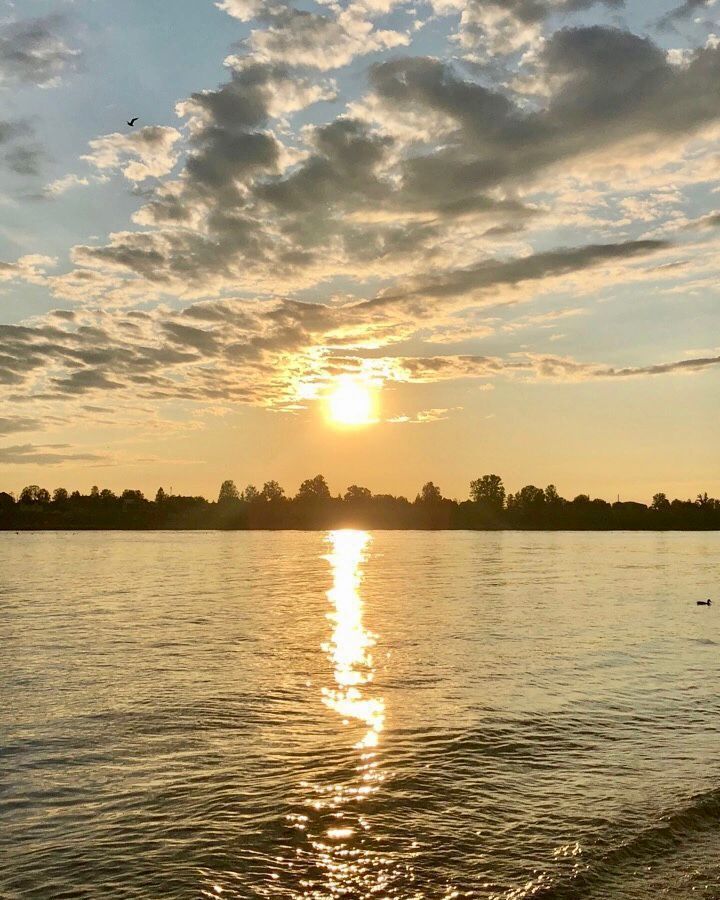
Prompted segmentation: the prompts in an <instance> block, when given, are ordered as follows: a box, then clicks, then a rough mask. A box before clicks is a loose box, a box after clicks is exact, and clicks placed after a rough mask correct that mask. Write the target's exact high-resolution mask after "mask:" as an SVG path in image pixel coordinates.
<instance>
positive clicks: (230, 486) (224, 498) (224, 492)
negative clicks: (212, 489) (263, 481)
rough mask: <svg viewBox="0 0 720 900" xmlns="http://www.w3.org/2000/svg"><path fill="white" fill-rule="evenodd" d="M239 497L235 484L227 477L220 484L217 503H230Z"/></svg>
mask: <svg viewBox="0 0 720 900" xmlns="http://www.w3.org/2000/svg"><path fill="white" fill-rule="evenodd" d="M239 499H240V492H239V491H238V489H237V487H236V486H235V482H234V481H231V480H230V479H228V480H227V481H223V483H222V484H221V485H220V493H219V494H218V503H232V502H233V501H234V500H239Z"/></svg>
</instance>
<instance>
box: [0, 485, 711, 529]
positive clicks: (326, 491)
mask: <svg viewBox="0 0 720 900" xmlns="http://www.w3.org/2000/svg"><path fill="white" fill-rule="evenodd" d="M343 527H357V528H392V529H471V530H490V529H537V530H598V531H600V530H612V529H633V530H672V529H675V530H712V529H720V500H716V499H714V498H713V497H709V496H708V495H707V494H706V493H704V494H698V496H697V497H696V498H695V499H694V500H692V499H688V500H672V501H671V500H669V499H668V497H667V496H666V495H665V494H664V493H658V494H655V496H654V497H653V500H652V503H651V504H650V505H646V504H644V503H634V502H620V501H618V502H616V503H608V502H607V501H606V500H601V499H599V498H594V499H591V498H590V497H589V496H588V495H587V494H579V495H578V496H577V497H575V498H574V499H572V500H566V499H565V498H563V497H561V496H560V495H559V494H558V492H557V490H556V488H555V486H554V485H552V484H551V485H548V486H547V487H546V488H539V487H536V486H535V485H532V484H529V485H526V486H525V487H523V488H521V489H520V490H519V491H517V492H516V493H514V494H512V493H510V494H508V493H507V492H506V490H505V486H504V485H503V481H502V478H500V476H499V475H483V476H482V477H481V478H477V479H475V480H474V481H471V482H470V492H469V498H468V499H467V500H462V501H458V500H451V499H449V498H447V497H444V496H443V494H442V491H441V490H440V488H439V487H437V485H435V484H434V483H433V482H432V481H429V482H427V483H426V484H424V485H423V487H422V488H421V490H420V492H419V493H418V494H417V496H416V497H415V498H414V499H413V500H409V499H408V498H407V497H396V496H394V495H392V494H373V493H372V492H371V491H370V490H369V489H368V488H366V487H362V486H360V485H357V484H353V485H350V487H348V489H347V490H346V491H345V493H344V494H343V495H337V496H333V495H332V494H331V493H330V488H329V487H328V484H327V481H326V480H325V478H324V477H323V476H322V475H316V476H315V477H314V478H308V479H306V480H305V481H303V482H302V484H301V485H300V487H299V489H298V491H297V493H296V494H295V495H294V496H292V497H289V496H287V495H286V493H285V491H284V489H283V488H282V487H281V486H280V484H278V482H277V481H267V482H265V484H264V485H263V486H262V488H260V489H258V488H257V487H255V486H254V485H252V484H250V485H248V486H247V487H246V488H245V489H244V490H239V489H238V487H237V485H236V484H235V482H234V481H231V480H227V481H224V482H223V483H222V485H221V486H220V491H219V493H218V497H217V500H215V501H209V500H207V499H205V498H204V497H188V496H180V495H176V494H169V493H166V492H165V490H164V489H163V488H158V491H157V493H156V494H155V498H154V500H150V499H148V498H147V497H146V496H145V495H144V494H143V492H142V491H139V490H125V491H123V492H122V493H121V494H116V493H114V492H113V491H111V490H109V489H108V488H104V489H102V490H101V489H100V488H98V487H93V488H92V489H91V491H90V493H89V494H81V493H80V492H79V491H73V492H72V493H69V492H68V491H67V490H65V488H56V489H55V490H54V491H53V492H52V494H51V493H50V492H49V491H48V490H47V489H45V488H41V487H39V486H38V485H35V484H32V485H28V486H27V487H25V488H24V489H23V490H22V491H21V492H20V495H19V496H18V497H17V498H16V497H15V496H14V495H13V494H11V493H7V492H4V491H0V530H18V531H19V530H36V529H63V530H72V531H76V530H81V529H153V528H162V529H301V530H308V529H326V528H343Z"/></svg>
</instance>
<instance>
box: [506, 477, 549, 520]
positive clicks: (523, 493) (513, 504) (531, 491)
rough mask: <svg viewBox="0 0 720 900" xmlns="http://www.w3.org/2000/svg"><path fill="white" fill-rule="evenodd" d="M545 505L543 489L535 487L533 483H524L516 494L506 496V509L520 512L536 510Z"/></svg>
mask: <svg viewBox="0 0 720 900" xmlns="http://www.w3.org/2000/svg"><path fill="white" fill-rule="evenodd" d="M543 506H545V491H544V490H543V489H542V488H539V487H535V485H534V484H526V485H525V487H524V488H521V489H520V490H519V491H518V492H517V494H510V496H509V497H508V509H515V510H517V511H518V512H521V513H531V512H537V511H538V510H540V509H542V508H543Z"/></svg>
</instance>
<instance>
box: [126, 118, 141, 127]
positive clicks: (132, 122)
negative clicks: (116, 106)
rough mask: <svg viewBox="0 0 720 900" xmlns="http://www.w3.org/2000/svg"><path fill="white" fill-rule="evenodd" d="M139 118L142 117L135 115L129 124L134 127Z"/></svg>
mask: <svg viewBox="0 0 720 900" xmlns="http://www.w3.org/2000/svg"><path fill="white" fill-rule="evenodd" d="M139 118H140V116H135V117H134V118H132V119H130V120H129V121H128V125H129V126H130V127H131V128H132V127H133V125H134V124H135V123H136V122H137V120H138V119H139Z"/></svg>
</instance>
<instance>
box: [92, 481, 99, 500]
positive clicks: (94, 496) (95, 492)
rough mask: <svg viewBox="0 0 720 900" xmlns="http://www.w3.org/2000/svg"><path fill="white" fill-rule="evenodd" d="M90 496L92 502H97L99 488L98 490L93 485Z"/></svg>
mask: <svg viewBox="0 0 720 900" xmlns="http://www.w3.org/2000/svg"><path fill="white" fill-rule="evenodd" d="M90 496H91V497H92V499H93V500H99V499H100V488H99V487H98V486H97V485H96V484H94V485H93V486H92V487H91V488H90Z"/></svg>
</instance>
